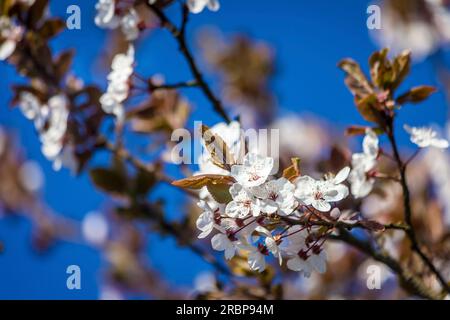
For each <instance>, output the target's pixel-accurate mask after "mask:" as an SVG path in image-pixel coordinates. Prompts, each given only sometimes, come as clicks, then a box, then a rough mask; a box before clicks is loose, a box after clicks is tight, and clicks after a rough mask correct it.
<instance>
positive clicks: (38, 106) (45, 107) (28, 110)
mask: <svg viewBox="0 0 450 320" xmlns="http://www.w3.org/2000/svg"><path fill="white" fill-rule="evenodd" d="M19 107H20V110H21V111H22V113H23V115H24V116H25V117H26V118H27V119H29V120H32V121H33V122H34V125H35V128H36V130H37V132H38V133H39V135H40V140H41V143H42V146H41V150H42V153H43V155H44V156H45V157H46V158H47V159H48V160H50V161H53V168H54V169H55V170H59V169H60V168H61V167H62V166H63V165H64V166H65V167H69V168H71V169H73V170H74V171H75V168H76V166H77V164H76V160H75V158H74V155H73V147H72V146H71V145H70V144H65V142H64V138H65V135H66V132H67V120H68V118H69V108H68V100H67V98H66V96H65V95H63V94H58V95H55V96H53V97H51V98H50V99H48V101H47V102H46V103H42V102H41V101H40V100H39V99H38V98H37V97H36V96H35V95H34V94H32V93H31V92H26V91H24V92H21V93H20V96H19Z"/></svg>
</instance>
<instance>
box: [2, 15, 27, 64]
mask: <svg viewBox="0 0 450 320" xmlns="http://www.w3.org/2000/svg"><path fill="white" fill-rule="evenodd" d="M22 35H23V29H22V28H21V27H20V26H17V25H15V24H14V23H13V22H12V21H11V20H10V19H9V18H8V17H7V16H1V17H0V61H2V60H6V59H8V58H9V57H10V56H11V55H12V54H13V53H14V50H16V46H17V43H18V42H19V41H20V40H21V39H22Z"/></svg>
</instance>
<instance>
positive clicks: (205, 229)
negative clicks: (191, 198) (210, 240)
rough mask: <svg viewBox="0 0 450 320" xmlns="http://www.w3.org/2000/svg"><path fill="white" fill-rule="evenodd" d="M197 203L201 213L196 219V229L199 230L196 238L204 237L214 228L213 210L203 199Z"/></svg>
mask: <svg viewBox="0 0 450 320" xmlns="http://www.w3.org/2000/svg"><path fill="white" fill-rule="evenodd" d="M197 205H198V206H199V207H200V208H201V209H202V211H203V212H202V214H200V216H199V217H198V219H197V221H196V226H197V229H199V230H200V231H201V233H200V234H199V236H198V238H199V239H203V238H206V237H207V236H208V235H209V234H210V233H211V231H212V230H213V229H214V212H215V210H214V209H213V208H211V207H210V206H209V204H208V203H207V202H205V201H199V202H198V203H197Z"/></svg>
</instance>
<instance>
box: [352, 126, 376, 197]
mask: <svg viewBox="0 0 450 320" xmlns="http://www.w3.org/2000/svg"><path fill="white" fill-rule="evenodd" d="M378 143H379V141H378V136H377V135H376V133H375V132H374V131H373V130H370V129H368V130H367V131H366V136H365V137H364V140H363V153H354V154H353V155H352V171H351V172H350V175H349V182H350V184H351V192H352V194H353V196H354V197H355V198H363V197H365V196H367V195H368V194H369V193H370V192H371V191H372V189H373V185H374V184H375V179H374V178H373V177H370V176H369V175H368V173H369V172H370V171H371V170H373V168H374V167H375V166H376V164H377V157H378V152H379V148H378Z"/></svg>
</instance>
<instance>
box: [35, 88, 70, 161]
mask: <svg viewBox="0 0 450 320" xmlns="http://www.w3.org/2000/svg"><path fill="white" fill-rule="evenodd" d="M47 104H48V108H49V117H48V119H47V121H46V123H47V128H46V130H44V131H43V132H42V133H41V142H42V148H41V149H42V153H43V154H44V156H45V157H46V158H47V159H49V160H54V159H55V158H56V157H57V156H58V155H59V154H60V152H61V150H62V148H63V138H64V135H65V134H66V130H67V119H68V117H69V110H68V107H67V98H66V97H65V96H64V95H62V94H61V95H57V96H54V97H52V98H50V99H49V100H48V103H47Z"/></svg>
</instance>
